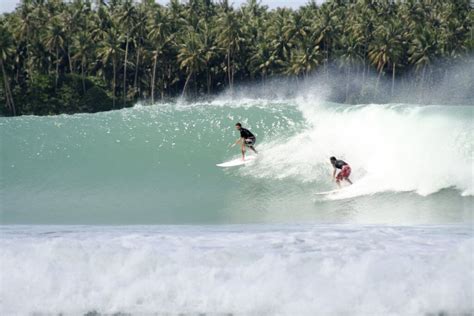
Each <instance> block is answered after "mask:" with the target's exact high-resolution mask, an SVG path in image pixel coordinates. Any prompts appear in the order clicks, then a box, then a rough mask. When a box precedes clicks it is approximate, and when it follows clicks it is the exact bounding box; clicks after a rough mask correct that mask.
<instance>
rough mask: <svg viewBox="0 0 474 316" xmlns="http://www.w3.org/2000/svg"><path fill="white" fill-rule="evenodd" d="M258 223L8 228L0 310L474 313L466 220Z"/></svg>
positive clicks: (473, 246) (1, 254)
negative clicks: (402, 223)
mask: <svg viewBox="0 0 474 316" xmlns="http://www.w3.org/2000/svg"><path fill="white" fill-rule="evenodd" d="M249 226H250V227H249ZM251 226H252V225H242V226H239V225H237V226H226V225H219V226H168V227H167V226H162V225H159V226H152V227H142V226H138V227H137V226H134V227H133V226H128V227H120V226H119V227H110V226H109V227H102V226H88V227H87V228H85V227H64V226H63V228H60V227H57V226H56V227H54V226H53V227H47V226H36V227H31V226H29V227H25V226H20V227H18V226H16V227H15V226H10V227H9V228H2V233H1V238H0V246H1V247H0V249H1V251H0V262H1V265H2V270H3V271H8V273H3V274H2V277H1V279H2V280H1V281H2V282H1V284H2V286H1V287H0V297H2V304H0V311H1V312H2V315H29V314H48V315H49V314H55V315H56V314H66V315H83V314H85V313H88V312H93V311H95V312H98V313H104V314H107V315H110V314H114V313H125V314H133V315H144V314H147V315H148V314H153V315H155V314H158V315H168V314H170V313H171V314H179V313H184V314H192V315H194V314H200V313H203V314H206V315H207V314H211V315H214V314H219V315H220V314H237V315H315V314H317V315H441V314H445V315H446V314H447V315H471V314H472V313H474V306H473V305H472V302H473V288H472V284H473V282H474V274H473V273H472V253H473V251H474V241H473V239H472V228H471V227H470V226H469V225H466V226H464V227H463V226H461V225H459V226H454V225H445V226H418V227H411V226H383V225H382V226H361V225H356V226H355V225H327V226H325V225H294V226H293V225H287V224H285V225H284V226H278V225H276V226H273V225H253V228H252V227H251ZM52 258H54V260H53V259H52ZM91 314H92V313H91Z"/></svg>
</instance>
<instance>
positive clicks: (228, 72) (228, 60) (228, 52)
mask: <svg viewBox="0 0 474 316" xmlns="http://www.w3.org/2000/svg"><path fill="white" fill-rule="evenodd" d="M227 75H228V77H229V87H230V89H231V90H232V70H231V68H230V48H229V49H228V50H227Z"/></svg>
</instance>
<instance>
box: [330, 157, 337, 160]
mask: <svg viewBox="0 0 474 316" xmlns="http://www.w3.org/2000/svg"><path fill="white" fill-rule="evenodd" d="M329 160H331V161H336V160H337V159H336V157H334V156H332V157H331V158H329Z"/></svg>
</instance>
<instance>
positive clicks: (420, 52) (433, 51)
mask: <svg viewBox="0 0 474 316" xmlns="http://www.w3.org/2000/svg"><path fill="white" fill-rule="evenodd" d="M437 43H438V40H437V37H436V32H434V30H432V29H427V28H426V27H424V28H422V29H419V30H417V32H416V35H415V38H414V39H413V41H412V42H411V43H410V48H409V49H408V54H409V57H408V61H409V62H410V63H411V64H412V65H415V69H416V71H417V72H418V71H419V70H420V69H421V71H422V74H421V87H423V86H424V82H425V73H426V68H427V67H429V65H430V64H431V63H432V62H433V60H434V59H435V58H436V57H437V56H438V53H439V50H438V46H437Z"/></svg>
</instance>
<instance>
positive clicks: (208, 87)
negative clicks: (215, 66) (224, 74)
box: [206, 67, 211, 95]
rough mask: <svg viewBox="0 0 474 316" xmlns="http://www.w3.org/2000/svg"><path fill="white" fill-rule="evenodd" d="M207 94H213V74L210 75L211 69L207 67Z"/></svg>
mask: <svg viewBox="0 0 474 316" xmlns="http://www.w3.org/2000/svg"><path fill="white" fill-rule="evenodd" d="M206 74H207V94H208V95H209V94H211V74H210V73H209V67H207V71H206Z"/></svg>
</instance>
